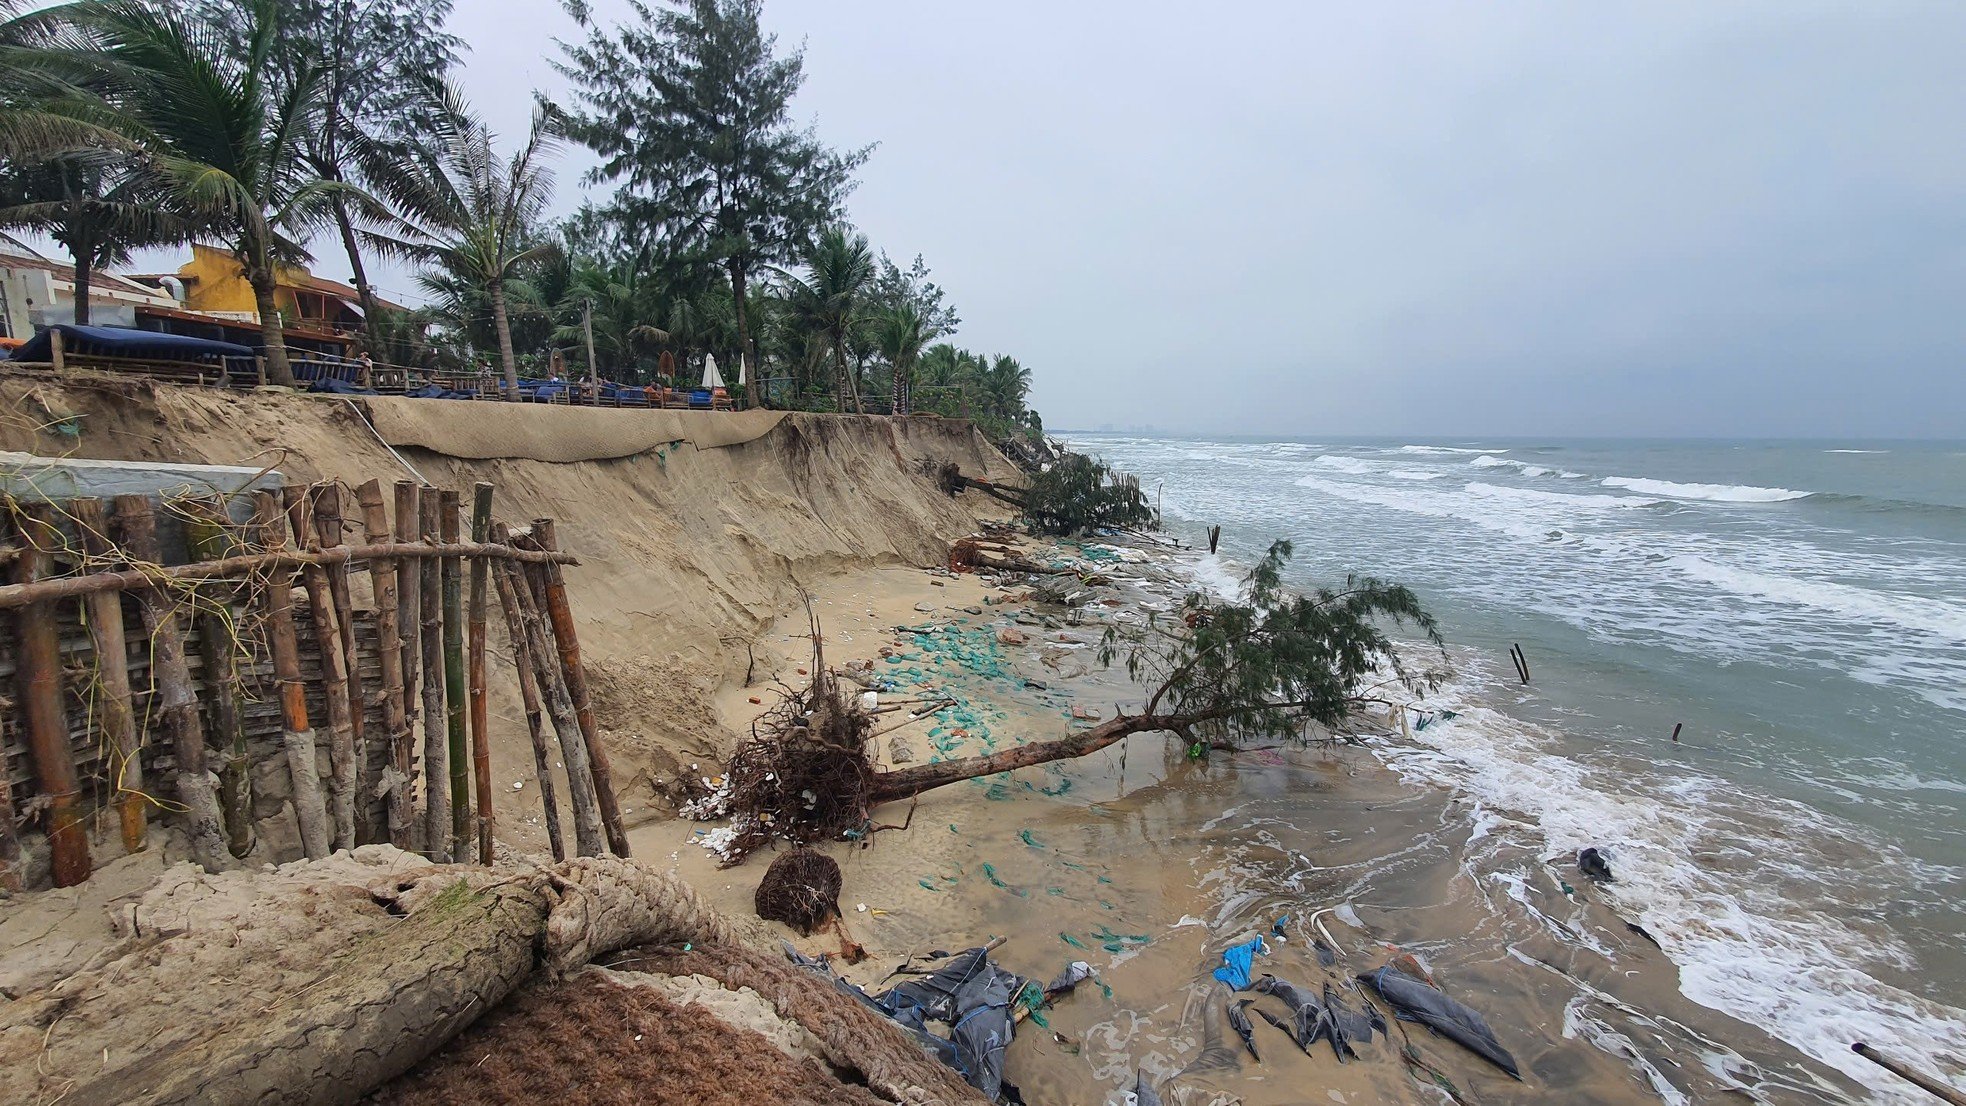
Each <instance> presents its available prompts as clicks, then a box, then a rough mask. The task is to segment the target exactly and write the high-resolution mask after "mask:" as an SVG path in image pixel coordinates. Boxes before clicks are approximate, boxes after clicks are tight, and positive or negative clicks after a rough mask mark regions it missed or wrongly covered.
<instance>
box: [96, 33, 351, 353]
mask: <svg viewBox="0 0 1966 1106" xmlns="http://www.w3.org/2000/svg"><path fill="white" fill-rule="evenodd" d="M244 7H245V11H244V15H245V24H244V26H242V27H236V28H235V27H226V28H220V27H216V26H212V25H209V24H205V23H202V22H199V21H196V20H194V19H192V18H190V17H189V16H187V15H186V14H184V13H183V12H182V11H181V10H179V9H178V8H176V7H174V6H166V5H157V4H149V3H143V2H141V0H120V2H111V3H106V4H102V5H76V6H75V8H74V18H75V19H76V20H77V21H78V23H79V24H80V25H82V26H84V27H85V28H86V29H87V30H88V31H89V32H90V33H92V34H93V35H94V36H95V38H96V40H97V41H98V43H99V44H100V50H101V65H102V69H103V74H104V76H105V77H106V78H107V80H108V81H109V82H110V83H111V84H112V85H113V86H114V87H113V89H112V90H111V91H110V92H109V94H108V100H109V102H110V103H111V104H113V105H114V106H115V107H116V108H117V109H118V111H119V112H120V113H121V117H122V121H121V124H120V125H121V127H122V128H123V129H124V130H125V131H126V132H127V133H129V134H130V136H131V137H132V138H134V139H135V140H137V141H138V142H139V143H140V144H142V145H143V146H145V147H146V148H147V149H148V150H149V151H150V156H151V159H152V163H153V164H154V165H155V166H156V169H157V173H158V176H159V177H160V178H161V182H162V184H161V186H162V189H163V191H164V192H165V194H166V195H167V196H168V197H169V198H170V200H171V202H172V204H173V206H175V207H177V208H179V209H180V210H182V211H183V213H184V214H185V215H186V217H187V218H190V219H192V220H194V221H197V222H200V223H202V224H204V225H206V226H209V227H211V228H212V229H213V230H214V232H216V233H220V234H223V235H225V236H226V237H227V238H228V239H230V242H231V245H232V248H233V252H234V254H235V255H236V256H237V257H238V259H239V263H240V265H241V267H242V268H243V269H244V270H245V275H246V280H247V282H248V283H249V284H251V285H252V289H253V297H254V300H255V301H256V306H257V307H258V309H259V321H260V330H261V333H262V335H263V343H264V353H265V357H266V370H267V375H268V376H269V377H270V378H271V379H272V380H273V382H274V383H277V384H286V385H292V384H293V383H294V376H293V370H292V369H291V368H290V367H289V365H288V363H287V346H286V340H285V336H284V333H283V330H282V327H281V322H280V312H279V308H278V307H277V305H276V304H275V301H274V290H275V287H276V272H275V266H276V265H277V264H279V263H281V262H287V261H304V260H306V258H307V253H306V251H305V250H304V249H303V248H302V246H301V243H303V242H305V241H306V239H307V238H308V236H309V235H310V234H311V233H312V232H313V231H314V230H315V229H317V228H319V227H322V226H325V225H326V224H327V222H328V221H329V219H330V217H331V214H332V212H331V200H332V199H333V198H334V197H335V196H336V195H341V196H344V197H348V198H350V199H352V200H354V201H356V202H358V203H362V204H364V205H370V204H372V203H373V201H371V200H370V199H369V198H368V196H367V195H366V194H365V193H363V192H361V191H360V190H358V189H355V188H353V187H351V186H349V185H346V184H342V183H339V182H333V181H325V180H322V179H321V178H320V176H319V175H318V174H317V173H316V172H315V171H314V169H313V167H312V166H311V165H310V164H309V163H308V160H307V157H306V152H305V148H304V143H303V137H304V136H305V134H306V133H307V131H308V129H309V128H310V127H312V126H313V125H314V124H315V122H316V121H317V119H318V116H319V113H320V105H321V83H320V80H319V72H318V70H314V69H311V68H307V67H303V70H302V72H300V73H299V74H297V75H296V76H295V77H294V78H293V79H292V81H291V82H290V83H289V84H288V86H287V87H286V88H285V90H284V91H282V92H280V93H279V94H277V95H276V94H275V93H274V91H273V89H272V86H271V85H269V84H268V83H267V74H268V72H269V64H270V59H271V56H272V52H273V47H274V42H275V36H276V33H277V28H278V22H279V11H280V0H247V2H246V3H245V5H244ZM235 35H237V36H243V38H244V41H245V44H246V45H245V49H244V50H243V51H240V50H238V49H237V48H236V45H232V44H230V43H229V36H235Z"/></svg>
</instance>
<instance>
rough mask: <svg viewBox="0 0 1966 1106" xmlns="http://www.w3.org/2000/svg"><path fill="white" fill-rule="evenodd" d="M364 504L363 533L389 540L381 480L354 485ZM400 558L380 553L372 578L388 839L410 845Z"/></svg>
mask: <svg viewBox="0 0 1966 1106" xmlns="http://www.w3.org/2000/svg"><path fill="white" fill-rule="evenodd" d="M355 500H356V502H358V503H360V504H361V505H362V535H363V537H365V538H367V539H368V541H369V542H370V544H375V543H378V542H385V541H388V540H389V536H390V535H389V507H388V505H387V504H385V503H384V502H383V501H382V481H380V480H371V481H369V482H368V483H366V484H363V485H362V486H361V487H359V488H356V489H355ZM396 564H397V562H396V560H395V559H394V558H391V557H378V558H376V559H375V560H373V561H370V562H369V582H370V585H371V587H372V588H373V589H374V591H375V651H376V657H377V659H378V660H379V661H380V662H381V664H382V721H383V725H384V726H386V727H387V728H388V730H389V734H388V740H389V768H390V777H389V780H388V785H389V786H388V788H387V789H386V790H387V793H388V809H387V814H386V817H387V819H388V826H389V843H390V844H392V845H394V846H396V847H397V848H399V849H407V848H409V847H410V788H409V777H410V770H409V765H408V764H406V763H405V762H404V761H405V755H406V753H407V752H408V749H409V741H410V737H409V732H410V723H409V715H408V713H407V712H406V711H405V710H404V705H403V635H402V628H401V622H400V615H399V613H398V611H397V608H396V602H397V593H396V592H397V586H398V583H399V581H398V579H397V574H396Z"/></svg>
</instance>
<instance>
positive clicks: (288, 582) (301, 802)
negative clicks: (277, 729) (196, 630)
mask: <svg viewBox="0 0 1966 1106" xmlns="http://www.w3.org/2000/svg"><path fill="white" fill-rule="evenodd" d="M254 500H255V506H256V509H255V511H254V512H253V523H254V525H255V527H256V528H257V529H258V530H259V540H260V542H261V544H263V545H265V546H266V548H268V549H273V550H278V549H284V548H285V547H286V545H287V515H286V511H285V509H284V508H283V507H282V505H281V503H280V498H279V496H277V495H276V494H275V493H273V492H260V493H258V495H256V496H255V497H254ZM293 603H294V572H293V570H292V569H290V568H288V569H276V570H275V571H274V573H273V576H272V579H270V580H268V581H267V585H266V636H267V642H268V646H269V648H270V650H271V652H272V654H273V678H274V679H275V680H277V681H279V684H280V725H281V733H280V744H281V746H282V747H283V748H284V749H285V750H286V754H287V773H288V775H290V776H291V777H292V778H293V788H294V795H293V804H294V821H295V822H296V823H298V824H299V826H300V847H301V851H303V852H305V853H306V854H307V858H308V859H309V860H318V859H320V858H321V857H324V856H326V855H328V852H329V850H330V849H332V848H333V844H334V837H333V834H332V832H331V831H330V830H329V828H328V807H327V804H326V802H325V801H324V800H323V799H322V797H321V764H320V758H319V754H318V753H317V752H316V751H315V744H314V728H313V727H312V726H311V725H310V724H309V723H308V719H307V689H306V688H305V687H303V686H302V685H301V682H300V641H299V639H298V637H297V636H296V634H295V633H294V610H293Z"/></svg>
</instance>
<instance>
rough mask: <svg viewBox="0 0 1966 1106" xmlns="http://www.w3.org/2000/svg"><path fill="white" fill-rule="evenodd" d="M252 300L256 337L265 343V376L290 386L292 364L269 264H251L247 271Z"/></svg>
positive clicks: (292, 381)
mask: <svg viewBox="0 0 1966 1106" xmlns="http://www.w3.org/2000/svg"><path fill="white" fill-rule="evenodd" d="M251 280H252V286H253V301H254V303H255V304H256V305H257V306H258V308H259V332H260V339H261V341H262V342H263V343H264V344H265V347H266V348H265V350H264V351H262V355H263V356H264V357H265V358H266V379H267V380H268V381H269V382H271V383H274V384H279V385H282V386H284V387H288V388H291V387H293V386H294V370H293V366H292V365H290V364H288V363H287V338H286V331H285V330H284V329H283V328H282V326H281V324H280V307H279V304H277V303H276V302H274V298H273V289H274V280H273V270H272V268H271V266H264V265H262V266H255V267H254V269H253V272H252V274H251Z"/></svg>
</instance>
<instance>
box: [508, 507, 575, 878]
mask: <svg viewBox="0 0 1966 1106" xmlns="http://www.w3.org/2000/svg"><path fill="white" fill-rule="evenodd" d="M511 537H512V536H511V534H510V533H509V532H508V531H507V530H506V529H505V524H504V523H502V522H494V523H492V527H491V539H492V540H493V541H494V542H501V543H502V542H507V541H510V540H511ZM490 568H491V576H492V582H493V583H494V584H496V585H497V587H498V605H499V607H500V609H502V610H503V611H504V612H505V632H506V634H507V635H508V636H510V637H511V639H512V665H513V667H514V668H517V669H518V670H519V699H520V701H521V702H522V703H523V704H524V705H525V709H526V733H527V736H529V737H530V738H531V739H532V761H533V771H534V774H535V775H536V776H537V778H538V780H539V805H540V809H541V810H542V811H543V812H544V814H545V816H546V841H547V843H548V844H549V845H551V846H552V847H553V859H554V860H565V859H566V858H567V846H566V842H565V841H564V840H562V839H561V837H560V804H559V803H558V802H557V801H556V800H555V799H554V797H553V757H552V753H551V752H550V751H549V750H548V749H547V746H546V731H545V729H544V727H543V726H542V725H541V719H540V708H539V678H538V676H537V675H536V674H535V673H534V671H533V659H532V646H531V645H530V644H529V643H528V642H527V640H526V622H525V615H524V614H523V613H522V612H521V611H520V609H519V599H518V595H517V593H516V592H514V591H513V578H514V577H515V576H517V575H518V573H517V572H516V571H514V570H513V567H512V563H511V562H510V561H497V562H494V563H492V564H491V566H490ZM518 586H520V587H524V586H525V581H523V580H521V581H519V584H518Z"/></svg>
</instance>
